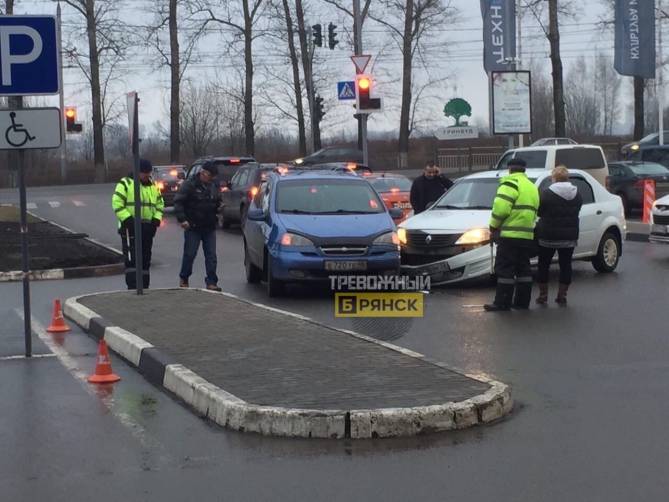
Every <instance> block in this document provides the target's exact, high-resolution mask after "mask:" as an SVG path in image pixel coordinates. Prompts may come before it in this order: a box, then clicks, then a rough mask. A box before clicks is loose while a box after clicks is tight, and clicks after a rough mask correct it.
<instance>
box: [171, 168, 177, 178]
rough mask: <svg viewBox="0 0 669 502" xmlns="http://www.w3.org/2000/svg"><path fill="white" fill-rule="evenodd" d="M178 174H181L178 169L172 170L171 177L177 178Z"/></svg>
mask: <svg viewBox="0 0 669 502" xmlns="http://www.w3.org/2000/svg"><path fill="white" fill-rule="evenodd" d="M178 174H179V173H178V172H177V170H176V169H172V170H171V171H170V176H172V177H173V178H176V177H177V175H178Z"/></svg>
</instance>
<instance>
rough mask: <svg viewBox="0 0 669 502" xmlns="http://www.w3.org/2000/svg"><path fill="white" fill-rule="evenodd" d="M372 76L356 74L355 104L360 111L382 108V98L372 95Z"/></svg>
mask: <svg viewBox="0 0 669 502" xmlns="http://www.w3.org/2000/svg"><path fill="white" fill-rule="evenodd" d="M371 95H372V77H370V76H369V75H356V76H355V100H356V101H355V105H356V108H357V109H358V113H372V112H374V111H376V110H380V109H381V98H373V97H372V96H371Z"/></svg>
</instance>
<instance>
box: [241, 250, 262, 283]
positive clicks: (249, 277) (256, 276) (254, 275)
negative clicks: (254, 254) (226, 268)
mask: <svg viewBox="0 0 669 502" xmlns="http://www.w3.org/2000/svg"><path fill="white" fill-rule="evenodd" d="M244 269H245V270H246V282H248V283H249V284H257V283H259V282H260V279H262V270H260V269H259V268H258V267H256V266H255V265H254V264H253V262H251V257H250V256H249V250H248V248H247V247H246V241H244Z"/></svg>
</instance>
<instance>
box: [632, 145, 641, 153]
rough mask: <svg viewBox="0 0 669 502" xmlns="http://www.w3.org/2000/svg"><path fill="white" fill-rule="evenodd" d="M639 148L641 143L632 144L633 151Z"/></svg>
mask: <svg viewBox="0 0 669 502" xmlns="http://www.w3.org/2000/svg"><path fill="white" fill-rule="evenodd" d="M639 148H640V147H639V145H638V144H636V143H635V144H633V145H632V146H630V150H632V151H633V152H636V151H637V150H638V149H639Z"/></svg>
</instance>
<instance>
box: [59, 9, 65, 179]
mask: <svg viewBox="0 0 669 502" xmlns="http://www.w3.org/2000/svg"><path fill="white" fill-rule="evenodd" d="M56 29H57V30H58V64H59V65H60V71H59V72H58V78H59V79H60V93H59V98H60V113H62V115H61V122H60V130H61V135H60V139H61V142H62V143H61V145H60V181H61V183H63V184H65V179H66V178H67V165H66V163H65V160H66V158H67V125H66V120H67V119H66V118H65V89H64V88H63V50H62V47H63V40H62V31H61V17H60V2H58V6H57V7H56Z"/></svg>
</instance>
